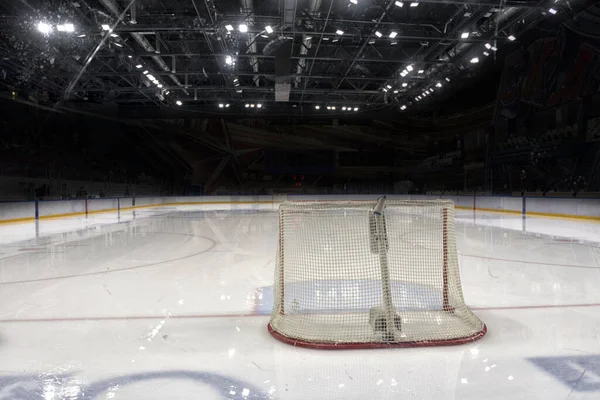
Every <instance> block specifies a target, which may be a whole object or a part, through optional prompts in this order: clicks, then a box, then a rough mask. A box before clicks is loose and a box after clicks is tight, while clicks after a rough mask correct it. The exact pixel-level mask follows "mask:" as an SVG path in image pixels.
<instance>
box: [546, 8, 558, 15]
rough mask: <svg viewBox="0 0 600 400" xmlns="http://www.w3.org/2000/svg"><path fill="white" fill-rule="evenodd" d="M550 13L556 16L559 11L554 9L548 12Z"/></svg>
mask: <svg viewBox="0 0 600 400" xmlns="http://www.w3.org/2000/svg"><path fill="white" fill-rule="evenodd" d="M548 12H549V13H550V14H552V15H554V14H556V13H557V12H558V11H556V10H555V9H554V8H551V9H549V10H548Z"/></svg>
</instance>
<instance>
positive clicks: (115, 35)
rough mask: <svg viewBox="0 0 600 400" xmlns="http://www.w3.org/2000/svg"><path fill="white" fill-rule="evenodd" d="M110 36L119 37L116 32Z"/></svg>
mask: <svg viewBox="0 0 600 400" xmlns="http://www.w3.org/2000/svg"><path fill="white" fill-rule="evenodd" d="M110 37H119V35H117V34H116V33H111V34H110Z"/></svg>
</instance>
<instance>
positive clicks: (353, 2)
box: [350, 0, 358, 4]
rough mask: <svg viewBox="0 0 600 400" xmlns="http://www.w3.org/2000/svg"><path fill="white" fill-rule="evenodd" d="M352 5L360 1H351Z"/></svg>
mask: <svg viewBox="0 0 600 400" xmlns="http://www.w3.org/2000/svg"><path fill="white" fill-rule="evenodd" d="M350 3H352V4H358V0H350Z"/></svg>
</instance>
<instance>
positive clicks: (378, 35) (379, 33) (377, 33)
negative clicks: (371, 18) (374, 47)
mask: <svg viewBox="0 0 600 400" xmlns="http://www.w3.org/2000/svg"><path fill="white" fill-rule="evenodd" d="M375 36H377V37H378V38H380V37H382V36H383V33H381V32H379V31H375Z"/></svg>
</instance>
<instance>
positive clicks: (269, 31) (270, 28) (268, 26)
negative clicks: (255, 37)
mask: <svg viewBox="0 0 600 400" xmlns="http://www.w3.org/2000/svg"><path fill="white" fill-rule="evenodd" d="M265 31H267V33H273V28H272V27H271V25H267V26H265Z"/></svg>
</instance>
